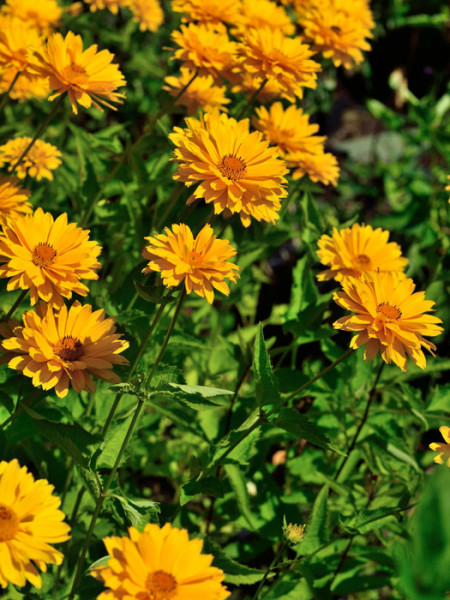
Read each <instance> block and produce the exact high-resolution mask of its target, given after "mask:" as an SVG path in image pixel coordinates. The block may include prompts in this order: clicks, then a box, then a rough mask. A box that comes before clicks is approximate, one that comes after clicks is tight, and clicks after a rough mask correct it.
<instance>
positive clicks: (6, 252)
mask: <svg viewBox="0 0 450 600" xmlns="http://www.w3.org/2000/svg"><path fill="white" fill-rule="evenodd" d="M100 252H101V247H100V246H99V245H98V244H97V242H95V241H90V240H89V231H88V230H85V229H81V228H80V227H78V226H77V225H76V224H75V223H70V224H68V223H67V214H66V213H64V214H62V215H60V216H59V217H58V218H57V219H56V220H53V217H52V215H51V214H50V213H44V211H43V210H42V208H38V209H37V210H36V211H35V213H34V214H33V215H24V216H23V217H18V218H17V219H15V220H14V221H9V222H8V224H7V225H5V226H4V227H3V234H2V235H0V277H11V279H10V281H9V282H8V286H7V288H8V290H17V289H22V290H26V289H29V290H30V294H31V304H32V305H33V304H36V302H37V301H38V299H39V298H42V299H43V300H45V302H49V303H50V304H51V305H52V306H54V307H55V308H60V307H61V306H62V305H63V304H64V301H63V298H62V297H64V298H69V299H70V298H71V297H72V293H76V294H80V295H81V296H86V294H87V293H88V291H89V289H88V287H87V286H86V285H84V283H81V281H80V280H81V279H90V280H92V279H98V275H97V273H96V270H97V269H99V268H100V266H101V265H100V263H99V262H98V261H97V257H98V255H99V254H100Z"/></svg>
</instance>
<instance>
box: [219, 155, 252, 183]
mask: <svg viewBox="0 0 450 600" xmlns="http://www.w3.org/2000/svg"><path fill="white" fill-rule="evenodd" d="M246 166H247V165H246V164H245V162H244V161H243V160H242V158H237V157H236V156H231V155H230V154H228V155H227V156H224V157H223V158H222V160H221V161H220V162H219V164H218V165H217V167H218V169H219V171H220V172H221V173H222V175H223V176H224V177H226V178H227V179H230V180H231V181H237V180H238V179H242V178H243V177H245V175H246V173H245V169H246Z"/></svg>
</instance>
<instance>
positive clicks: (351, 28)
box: [298, 0, 375, 69]
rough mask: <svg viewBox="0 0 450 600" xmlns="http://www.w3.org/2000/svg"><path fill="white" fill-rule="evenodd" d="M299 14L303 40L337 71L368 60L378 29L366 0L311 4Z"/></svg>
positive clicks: (325, 0) (314, 0)
mask: <svg viewBox="0 0 450 600" xmlns="http://www.w3.org/2000/svg"><path fill="white" fill-rule="evenodd" d="M298 10H299V12H298V22H299V24H300V25H301V26H302V27H303V36H304V38H305V39H306V40H307V41H309V42H311V43H312V44H313V47H314V50H316V51H318V52H322V53H323V55H324V57H325V58H331V59H332V60H333V63H334V64H335V65H336V66H337V67H339V66H340V65H341V64H342V65H344V67H346V68H347V69H350V68H352V67H353V66H354V65H355V64H356V65H358V64H360V63H361V62H362V61H363V60H364V55H363V53H362V52H363V51H364V50H370V44H369V43H368V42H367V38H371V37H372V31H371V30H372V29H373V28H374V26H375V25H374V22H373V18H372V13H371V11H370V8H369V5H368V2H367V1H366V0H311V1H310V2H308V3H307V4H306V5H305V6H304V7H303V8H299V9H298Z"/></svg>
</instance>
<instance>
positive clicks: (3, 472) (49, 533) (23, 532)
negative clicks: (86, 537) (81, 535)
mask: <svg viewBox="0 0 450 600" xmlns="http://www.w3.org/2000/svg"><path fill="white" fill-rule="evenodd" d="M53 490H54V487H53V486H52V485H50V484H49V483H48V481H47V480H46V479H36V480H35V479H34V477H33V475H32V474H31V473H28V471H27V468H26V467H21V466H20V465H19V463H18V461H17V460H16V459H13V460H11V461H10V462H5V461H1V462H0V554H1V557H2V559H1V560H0V586H1V587H2V588H6V587H7V585H8V583H12V584H13V585H17V586H20V587H23V586H24V585H25V584H26V583H27V581H29V582H30V583H31V585H33V586H34V587H36V588H40V587H41V583H42V582H41V576H40V574H39V571H38V569H37V568H36V567H38V568H39V569H40V570H41V571H44V572H45V571H46V570H47V565H49V564H50V565H60V564H61V563H62V561H63V558H64V556H63V554H62V553H61V552H59V550H55V548H53V546H52V545H51V544H58V543H60V542H65V541H66V540H68V539H69V537H70V536H69V531H70V527H69V526H68V525H66V523H64V522H63V519H64V516H65V515H64V513H63V512H62V511H61V510H59V505H60V504H61V501H60V499H59V498H58V497H57V496H54V495H53Z"/></svg>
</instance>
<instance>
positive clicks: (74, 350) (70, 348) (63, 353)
mask: <svg viewBox="0 0 450 600" xmlns="http://www.w3.org/2000/svg"><path fill="white" fill-rule="evenodd" d="M53 352H54V353H55V354H56V355H57V356H59V357H60V358H62V359H63V360H70V361H72V360H78V359H79V358H80V356H83V353H84V348H83V344H82V343H81V342H80V340H79V339H77V338H74V337H72V336H71V335H68V336H66V337H63V338H62V339H61V340H58V341H57V342H56V344H55V345H54V346H53Z"/></svg>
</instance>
